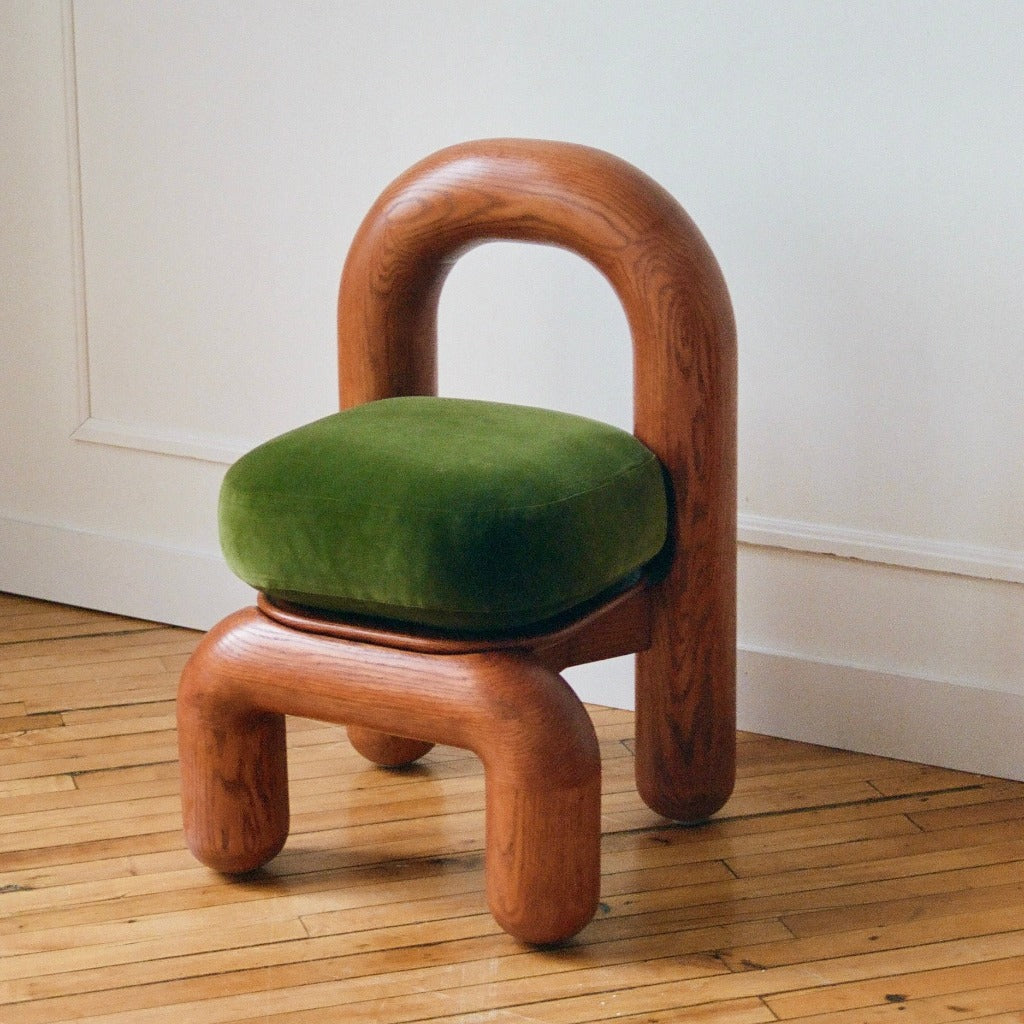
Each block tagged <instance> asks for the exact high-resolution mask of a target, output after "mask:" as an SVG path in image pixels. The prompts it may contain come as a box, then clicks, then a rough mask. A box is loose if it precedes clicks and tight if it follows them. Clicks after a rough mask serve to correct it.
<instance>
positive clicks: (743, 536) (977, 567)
mask: <svg viewBox="0 0 1024 1024" xmlns="http://www.w3.org/2000/svg"><path fill="white" fill-rule="evenodd" d="M738 536H739V542H740V543H741V544H747V545H749V546H751V547H768V548H783V549H785V550H787V551H795V552H803V553H806V554H815V555H834V556H837V557H839V558H852V559H856V560H858V561H862V562H874V563H877V564H879V565H889V566H900V567H902V568H908V569H923V570H926V571H928V572H941V573H949V574H951V575H954V576H967V577H970V578H973V579H983V580H1002V581H1004V582H1007V583H1024V552H1021V551H1014V550H1012V549H1010V548H990V547H978V546H973V545H969V544H961V543H958V542H956V541H941V540H931V539H929V538H926V537H913V536H905V535H902V534H897V533H881V532H874V531H870V530H857V529H853V528H852V527H848V526H832V525H829V524H825V523H807V522H801V521H799V520H794V519H776V518H772V517H770V516H755V515H743V514H741V515H740V517H739V529H738Z"/></svg>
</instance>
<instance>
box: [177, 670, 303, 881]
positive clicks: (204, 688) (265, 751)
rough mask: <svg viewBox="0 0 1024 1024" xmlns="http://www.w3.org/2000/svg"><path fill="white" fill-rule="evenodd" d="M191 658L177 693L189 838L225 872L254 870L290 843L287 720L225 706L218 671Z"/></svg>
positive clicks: (194, 848)
mask: <svg viewBox="0 0 1024 1024" xmlns="http://www.w3.org/2000/svg"><path fill="white" fill-rule="evenodd" d="M204 660H205V659H202V658H198V659H197V658H196V657H195V656H193V659H192V661H190V662H189V664H188V665H187V666H186V669H185V673H184V675H183V676H182V682H181V686H180V687H179V691H178V746H179V751H180V761H181V795H182V816H183V820H184V826H185V838H186V840H187V842H188V845H189V849H191V851H192V853H193V854H194V855H195V856H196V858H197V859H198V860H200V861H202V863H203V864H206V865H207V866H208V867H211V868H215V869H216V870H217V871H223V872H224V873H226V874H240V873H243V872H246V871H253V870H255V869H256V868H258V867H261V866H262V865H263V864H266V863H267V861H269V860H271V859H272V858H274V857H275V856H277V854H278V853H280V851H281V848H282V847H283V846H284V843H285V840H286V839H287V838H288V824H289V822H288V765H287V751H286V745H285V721H284V716H283V715H279V714H274V713H272V712H265V711H259V710H257V709H254V708H252V707H247V706H245V705H244V704H236V703H234V702H232V701H230V700H223V699H221V698H220V697H219V695H218V694H217V692H216V691H217V681H216V677H215V675H211V672H215V666H213V665H209V664H204V663H203V662H204Z"/></svg>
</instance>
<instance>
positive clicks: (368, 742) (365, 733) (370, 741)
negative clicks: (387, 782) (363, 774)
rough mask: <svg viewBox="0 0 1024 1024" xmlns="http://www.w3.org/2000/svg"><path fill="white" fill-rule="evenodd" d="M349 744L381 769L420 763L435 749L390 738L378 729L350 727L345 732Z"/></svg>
mask: <svg viewBox="0 0 1024 1024" xmlns="http://www.w3.org/2000/svg"><path fill="white" fill-rule="evenodd" d="M345 731H346V732H347V733H348V739H349V742H350V743H351V744H352V746H353V747H355V749H356V750H357V751H358V752H359V753H360V754H362V755H363V757H365V758H366V760H367V761H372V762H373V763H374V764H376V765H380V767H381V768H404V767H405V766H406V765H410V764H413V763H415V762H416V761H418V760H419V759H420V758H421V757H423V755H424V754H427V753H429V752H430V751H431V750H433V748H434V744H433V743H427V742H425V741H423V740H409V739H406V738H405V737H404V736H390V735H388V734H387V733H384V732H378V731H377V730H376V729H366V728H363V726H360V725H350V726H348V727H347V728H346V730H345Z"/></svg>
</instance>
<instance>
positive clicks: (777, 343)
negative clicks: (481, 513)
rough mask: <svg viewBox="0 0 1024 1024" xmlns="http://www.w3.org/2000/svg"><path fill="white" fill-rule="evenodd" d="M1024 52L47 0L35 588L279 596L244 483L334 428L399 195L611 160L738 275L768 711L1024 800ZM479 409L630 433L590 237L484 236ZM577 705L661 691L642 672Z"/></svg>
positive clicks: (996, 13) (991, 42) (675, 24)
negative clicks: (353, 304) (481, 145)
mask: <svg viewBox="0 0 1024 1024" xmlns="http://www.w3.org/2000/svg"><path fill="white" fill-rule="evenodd" d="M72 15H73V18H72ZM1022 31H1024V13H1022V12H1021V9H1020V8H1019V7H1016V6H1015V5H1003V4H995V3H988V4H973V5H931V4H925V3H920V4H918V3H892V2H890V3H878V4H875V3H865V2H858V3H855V4H822V3H818V2H814V3H811V2H807V3H786V4H763V3H759V2H751V3H740V4H730V5H723V4H703V3H689V2H677V0H666V2H658V3H655V2H648V3H637V2H636V0H605V2H604V3H601V4H594V3H590V2H579V3H572V2H564V0H563V2H559V3H558V4H550V3H545V2H507V0H503V2H496V0H495V2H482V3H481V2H474V3H470V2H469V0H466V2H457V0H448V2H439V0H431V2H423V3H413V2H399V3H393V4H371V3H362V2H349V3H326V2H325V3H285V2H277V3H268V2H247V3H223V2H219V3H209V2H202V3H200V2H198V0H189V2H177V3H175V4H167V3H163V2H157V0H134V2H132V3H127V2H124V0H117V2H115V0H79V2H77V3H75V4H74V6H73V10H72V7H71V5H70V4H62V3H59V2H58V0H46V2H43V0H8V2H7V3H5V4H3V5H0V68H2V71H0V112H2V114H3V119H2V123H3V124H4V126H5V145H4V148H3V150H2V153H0V169H2V175H3V179H2V180H3V189H2V194H0V216H2V218H3V220H2V223H3V230H2V236H0V237H2V241H0V246H2V248H0V289H2V292H0V301H2V310H3V320H2V324H0V331H2V335H0V344H2V347H0V374H2V376H0V429H2V430H3V432H4V438H5V441H4V445H3V449H2V452H3V454H2V456H0V588H7V589H11V590H16V591H21V592H25V593H33V594H37V595H39V596H45V597H51V598H57V599H64V600H69V601H77V602H81V603H87V604H92V605H96V606H99V607H108V608H113V609H117V610H121V611H126V612H129V613H134V614H140V615H147V616H154V617H158V618H162V619H167V620H170V621H178V622H182V623H187V624H191V625H203V626H205V625H209V624H210V623H211V622H212V621H213V620H214V619H215V618H216V617H217V616H219V615H220V614H222V613H223V612H226V611H227V610H230V608H231V607H234V606H236V605H237V604H238V603H239V602H240V601H243V600H245V599H246V595H245V591H244V588H241V587H240V585H238V584H236V583H235V582H234V581H233V580H232V579H231V578H230V576H229V575H228V574H227V572H226V570H224V569H223V566H222V564H221V563H220V560H219V555H218V552H217V542H216V535H215V525H214V515H213V510H214V505H215V500H216V490H217V485H218V483H219V479H220V476H221V475H222V473H223V469H224V464H225V462H226V461H228V460H230V459H231V458H232V457H233V456H234V454H236V453H238V452H240V451H242V450H244V449H245V448H246V447H248V446H249V445H251V444H253V443H255V442H256V441H258V440H261V439H263V438H265V437H267V436H270V435H271V434H273V433H276V432H279V431H280V430H283V429H285V428H287V427H289V426H292V425H295V424H298V423H301V422H304V421H306V420H309V419H311V418H313V417H315V416H317V415H320V414H322V413H324V412H327V411H330V410H331V409H332V408H333V405H334V347H333V345H334V342H333V315H334V299H335V290H336V285H337V276H338V273H339V270H340V267H341V262H342V259H343V257H344V252H345V249H346V247H347V243H348V240H349V239H350V237H351V235H352V233H353V231H354V229H355V227H356V225H357V223H358V221H359V219H360V217H361V216H362V214H363V212H364V211H365V209H366V208H367V206H368V205H369V203H370V202H371V201H372V199H373V198H374V196H375V195H376V194H377V192H378V191H379V190H380V189H381V188H382V187H383V185H384V184H386V182H387V181H388V180H390V178H392V177H393V176H394V175H395V174H397V173H398V172H399V171H400V170H402V169H403V168H404V167H405V166H407V165H408V164H410V163H412V162H413V161H414V160H416V159H418V158H419V157H421V156H423V155H425V154H427V153H429V152H431V151H432V150H434V149H437V148H439V147H441V146H443V145H446V144H448V143H451V142H455V141H459V140H462V139H466V138H471V137H477V136H494V135H527V136H542V137H552V138H563V139H569V140H573V141H580V142H585V143H588V144H591V145H596V146H599V147H602V148H605V149H609V150H612V151H614V152H616V153H618V154H619V155H621V156H624V157H626V158H627V159H629V160H631V161H632V162H634V163H636V164H638V165H639V166H640V167H642V168H643V169H645V170H646V171H648V172H649V173H650V174H652V175H653V176H654V177H656V178H658V179H659V180H660V181H661V182H662V183H663V184H664V185H665V186H666V187H667V188H668V189H669V190H670V191H672V192H673V193H674V194H675V195H676V196H677V197H678V198H679V200H680V201H681V202H682V203H683V205H684V206H686V207H687V209H688V210H689V211H690V213H691V215H692V216H693V217H694V218H695V220H696V221H697V223H698V224H699V225H700V226H701V228H702V230H703V231H704V233H705V234H706V236H707V238H708V240H709V241H710V243H711V245H712V247H713V248H714V249H715V251H716V253H717V254H718V257H719V260H720V262H721V264H722V266H723V269H724V271H725V275H726V278H727V280H728V281H729V283H730V287H731V290H732V294H733V299H734V303H735V306H736V312H737V319H738V323H739V328H740V367H741V422H740V450H741V467H740V470H741V472H740V517H741V518H740V522H741V532H740V539H741V542H742V543H741V549H740V586H741V594H740V646H741V671H742V680H741V681H742V688H741V719H742V722H743V724H744V725H745V726H746V727H748V728H755V729H761V730H763V731H770V732H774V733H777V734H779V735H789V736H796V737H799V738H805V739H811V740H818V741H825V742H830V743H835V744H839V745H844V746H851V747H857V748H860V749H868V750H874V751H879V752H883V753H892V754H896V755H898V756H906V757H912V758H915V759H920V760H926V761H933V762H939V763H944V764H950V765H957V766H966V767H972V768H976V769H979V770H988V771H993V772H999V773H1002V774H1007V775H1015V776H1017V777H1024V742H1022V741H1021V739H1020V736H1019V730H1017V729H1016V728H1014V725H1015V722H1016V721H1024V717H1021V718H1018V717H1017V716H1024V591H1022V586H1021V584H1022V583H1024V515H1022V510H1024V468H1022V458H1021V452H1022V451H1024V402H1022V401H1021V399H1020V382H1021V380H1022V378H1024V372H1022V371H1024V289H1022V287H1021V281H1022V277H1024V275H1022V271H1024V206H1022V204H1021V203H1020V196H1021V194H1022V192H1024V189H1022V185H1024V142H1022V137H1024V133H1022V132H1021V131H1020V126H1021V112H1022V110H1024V84H1022V83H1024V74H1022V71H1024V68H1022V66H1021V61H1020V56H1019V40H1020V38H1021V33H1022ZM442 386H443V389H444V390H445V391H446V392H447V393H450V394H472V395H477V396H484V397H496V398H503V399H510V400H514V401H523V402H533V403H537V404H546V405H553V406H557V407H562V408H566V409H570V410H573V411H581V412H584V413H587V414H590V415H594V416H598V417H601V418H604V419H607V420H610V421H612V422H617V423H620V424H621V425H627V424H628V423H629V418H630V417H629V407H628V401H629V390H630V389H629V356H628V342H627V339H626V328H625V323H624V320H623V317H622V315H621V313H620V312H619V311H618V309H617V307H616V306H615V302H614V298H613V296H612V295H611V292H610V290H609V289H608V288H607V287H606V286H605V285H604V283H603V282H602V281H601V280H600V279H599V278H598V277H597V275H596V273H595V272H594V271H592V270H590V269H589V268H588V267H586V266H585V265H583V264H581V263H579V262H578V261H574V260H573V259H572V258H571V257H569V256H567V255H565V254H563V253H559V252H554V251H546V250H541V249H536V248H532V247H529V248H528V247H514V246H493V247H488V248H486V249H483V250H478V251H476V252H474V253H473V254H471V255H470V256H469V257H467V258H466V259H465V260H464V261H463V262H462V263H461V264H460V265H459V267H458V268H457V269H456V271H455V273H454V275H453V277H452V279H451V280H450V283H449V285H448V287H447V289H446V292H445V295H444V298H443V303H442ZM837 556H838V557H837ZM574 680H575V685H577V688H578V689H579V690H580V692H581V693H583V694H584V696H587V697H589V698H591V699H596V700H603V701H605V702H608V703H618V704H623V705H625V704H628V703H629V702H630V701H631V694H630V682H629V673H628V665H626V664H624V663H622V662H618V663H610V664H609V665H605V666H596V667H592V668H589V669H586V670H581V671H580V673H579V674H578V675H576V676H574Z"/></svg>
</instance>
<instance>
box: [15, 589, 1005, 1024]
mask: <svg viewBox="0 0 1024 1024" xmlns="http://www.w3.org/2000/svg"><path fill="white" fill-rule="evenodd" d="M198 638H199V637H198V634H196V633H194V632H189V631H187V630H179V629H173V628H170V627H167V626H164V625H160V624H158V623H147V622H141V621H138V620H132V619H126V618H123V617H119V616H113V615H105V614H102V613H99V612H92V611H85V610H82V609H76V608H69V607H64V606H60V605H53V604H47V603H45V602H41V601H33V600H29V599H26V598H21V597H16V596H13V595H0V1021H2V1022H3V1024H63V1022H72V1021H74V1022H76V1024H183V1022H187V1024H221V1022H234V1024H242V1022H252V1024H254V1022H256V1021H261V1022H268V1021H269V1022H273V1024H328V1022H331V1024H334V1022H337V1021H354V1022H368V1024H375V1022H379V1024H399V1022H410V1024H412V1022H418V1021H424V1022H426V1021H429V1022H431V1024H490V1022H493V1024H583V1022H590V1021H594V1022H597V1021H612V1020H614V1021H617V1022H626V1024H641V1022H643V1024H658V1022H666V1024H667V1022H672V1021H685V1022H689V1024H761V1022H770V1021H797V1022H801V1024H819V1022H824V1021H831V1022H835V1024H847V1022H848V1024H854V1022H856V1024H873V1022H879V1024H884V1022H890V1021H892V1022H896V1021H899V1022H901V1024H918V1022H919V1024H942V1022H946V1021H958V1022H966V1021H973V1022H979V1024H980V1022H987V1024H1003V1022H1010V1021H1016V1022H1018V1024H1021V1022H1024V913H1022V911H1021V907H1022V903H1024V900H1022V896H1024V834H1022V833H1021V830H1020V822H1021V819H1022V818H1024V784H1020V783H1012V782H1007V781H1004V780H1000V779H993V778H987V777H984V776H979V775H970V774H966V773H961V772H955V771H950V770H947V769H941V768H933V767H929V766H925V765H916V764H910V763H906V762H900V761H894V760H889V759H885V758H880V757H874V756H868V755H860V754H854V753H849V752H846V751H838V750H830V749H827V748H824V747H817V746H814V745H811V744H805V743H793V742H787V741H784V740H778V739H773V738H771V737H765V736H756V735H752V734H741V735H740V737H739V758H740V771H739V781H738V783H737V787H736V792H735V795H734V796H733V798H732V800H731V801H730V802H729V804H727V806H726V807H725V808H724V809H723V811H722V812H720V814H719V815H718V816H716V818H715V819H714V820H712V821H710V822H708V823H706V824H704V825H702V826H699V827H690V828H684V827H680V826H675V825H673V824H670V823H667V822H665V821H664V820H662V819H660V818H658V817H657V816H656V815H654V814H652V813H651V812H650V811H649V810H648V809H647V808H646V807H644V806H643V804H642V803H641V801H640V800H639V798H638V797H637V795H636V792H635V790H634V788H633V782H632V759H633V755H632V724H633V717H632V714H631V713H629V712H624V711H619V710H615V709H610V708H597V707H594V708H591V709H590V711H591V714H592V717H593V719H594V722H595V727H596V729H597V733H598V737H599V741H600V745H601V755H602V763H603V769H604V779H603V804H602V827H603V839H602V857H603V875H602V896H601V900H602V902H601V908H600V910H599V913H598V916H597V917H596V919H595V920H594V922H593V923H592V924H591V925H590V926H589V927H588V928H587V929H586V930H585V931H584V932H583V933H582V935H580V936H579V937H578V938H577V939H576V940H575V941H574V942H573V943H572V944H570V945H568V946H567V947H565V948H563V949H560V950H557V951H538V950H532V949H528V948H524V947H522V946H520V945H518V944H517V943H516V942H514V941H513V940H512V939H510V938H509V937H508V936H506V935H505V934H504V933H503V932H501V931H500V930H499V929H498V928H497V926H496V925H495V924H494V922H493V921H492V919H491V918H490V916H489V915H488V914H487V912H486V907H485V903H484V897H483V891H482V890H483V841H482V840H483V776H482V771H481V768H480V765H479V763H478V762H477V761H476V759H475V758H473V757H472V756H470V755H468V754H466V753H465V752H464V751H459V750H454V749H452V748H445V747H437V748H435V749H434V750H433V751H432V752H431V753H430V754H429V755H427V757H426V758H425V760H424V761H423V763H422V764H421V765H420V766H417V767H416V768H413V769H410V770H405V771H400V772H388V771H381V770H377V769H374V768H372V767H371V766H369V765H368V764H366V763H365V762H364V761H362V759H361V758H359V756H358V755H357V754H355V752H354V751H353V750H352V749H351V748H350V747H349V745H348V743H347V740H346V739H345V736H344V732H343V730H340V729H336V728H334V727H328V726H324V725H321V724H319V723H314V722H299V721H295V722H291V723H290V724H289V761H290V768H291V777H292V805H293V808H292V811H293V825H292V835H291V838H290V839H289V843H288V845H287V847H286V848H285V850H284V851H283V853H282V854H281V855H280V856H279V857H278V858H276V859H275V860H274V861H273V862H272V863H271V864H270V865H268V867H267V868H266V869H264V870H263V871H261V872H257V873H254V874H253V875H251V876H249V877H247V878H244V879H240V880H234V881H230V880H227V879H224V878H222V877H220V876H218V875H217V874H216V873H214V872H211V871H209V870H207V869H206V868H204V867H203V866H201V865H200V864H198V863H197V862H196V861H194V860H193V859H192V857H191V856H190V855H189V854H188V852H187V851H186V849H185V844H184V839H183V836H182V833H181V822H180V812H179V802H178V774H177V762H176V742H175V731H174V693H175V686H176V681H177V675H178V673H179V672H180V670H181V667H182V665H183V664H184V661H185V659H186V658H187V656H188V654H189V652H190V651H191V649H192V648H193V647H194V645H195V644H196V642H197V641H198Z"/></svg>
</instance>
